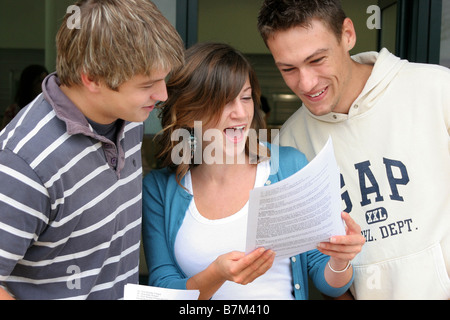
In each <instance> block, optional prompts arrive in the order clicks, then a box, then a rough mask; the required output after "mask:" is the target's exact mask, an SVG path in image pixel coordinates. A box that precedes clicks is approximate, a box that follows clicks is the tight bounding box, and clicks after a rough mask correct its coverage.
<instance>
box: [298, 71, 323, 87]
mask: <svg viewBox="0 0 450 320" xmlns="http://www.w3.org/2000/svg"><path fill="white" fill-rule="evenodd" d="M317 84H318V78H317V77H316V75H315V74H314V72H313V71H312V70H310V69H308V68H305V69H300V72H299V75H298V83H297V87H298V89H299V90H300V91H301V92H302V93H310V92H311V91H312V90H314V89H315V88H316V87H317Z"/></svg>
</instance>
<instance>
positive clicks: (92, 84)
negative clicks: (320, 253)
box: [81, 72, 100, 93]
mask: <svg viewBox="0 0 450 320" xmlns="http://www.w3.org/2000/svg"><path fill="white" fill-rule="evenodd" d="M81 82H82V83H83V86H84V87H85V88H86V89H87V90H88V91H90V92H92V93H96V92H99V90H100V83H99V81H97V80H94V79H93V78H92V77H91V76H89V75H88V74H86V73H84V72H81Z"/></svg>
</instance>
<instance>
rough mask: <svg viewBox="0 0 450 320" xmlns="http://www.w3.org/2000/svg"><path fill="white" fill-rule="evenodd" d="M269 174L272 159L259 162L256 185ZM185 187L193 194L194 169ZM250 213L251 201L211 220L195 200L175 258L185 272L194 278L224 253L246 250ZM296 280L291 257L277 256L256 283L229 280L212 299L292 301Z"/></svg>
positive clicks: (176, 243)
mask: <svg viewBox="0 0 450 320" xmlns="http://www.w3.org/2000/svg"><path fill="white" fill-rule="evenodd" d="M269 175H270V163H269V161H264V162H262V163H260V164H258V167H257V171H256V180H255V188H256V187H262V186H264V184H265V182H266V181H267V178H268V177H269ZM185 187H186V189H188V190H189V192H190V193H191V194H193V192H192V180H191V174H190V172H188V173H187V175H186V176H185ZM194 197H195V195H194ZM247 214H248V202H247V203H246V204H245V206H244V207H243V208H242V209H241V210H239V211H238V212H236V213H235V214H233V215H231V216H229V217H227V218H224V219H219V220H209V219H206V218H205V217H204V216H202V215H201V214H200V212H198V210H197V208H196V206H195V201H194V200H192V201H191V203H190V205H189V208H188V210H187V212H186V216H185V218H184V221H183V224H182V226H181V228H180V230H179V231H178V234H177V237H176V240H175V257H176V259H177V262H178V264H179V266H180V267H181V269H182V270H183V272H184V273H185V274H186V275H187V276H188V277H192V276H194V275H195V274H197V273H199V272H200V271H203V270H205V269H206V268H207V266H208V265H210V264H211V263H212V262H213V261H214V260H215V259H216V258H217V257H218V256H220V255H222V254H225V253H228V252H232V251H241V252H245V243H246V234H247ZM292 283H293V282H292V272H291V266H290V260H289V259H275V262H274V264H273V266H272V268H271V269H270V270H268V271H267V272H266V273H265V274H264V275H262V276H261V277H259V278H257V279H256V280H255V281H253V282H252V283H250V284H248V285H246V286H243V285H239V284H236V283H234V282H231V281H226V282H225V283H224V284H223V285H222V287H221V288H220V289H219V290H218V291H217V292H216V293H215V294H214V296H213V297H212V299H215V300H291V299H294V296H293V285H292Z"/></svg>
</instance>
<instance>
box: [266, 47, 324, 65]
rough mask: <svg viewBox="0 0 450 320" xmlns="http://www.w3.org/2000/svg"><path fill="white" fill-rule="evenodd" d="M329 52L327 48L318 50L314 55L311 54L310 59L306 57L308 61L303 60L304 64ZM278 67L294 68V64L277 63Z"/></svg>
mask: <svg viewBox="0 0 450 320" xmlns="http://www.w3.org/2000/svg"><path fill="white" fill-rule="evenodd" d="M327 51H329V49H327V48H323V49H318V50H316V51H315V52H314V53H313V54H311V55H310V56H308V57H306V59H305V60H303V62H308V61H309V60H311V59H312V58H314V57H315V56H317V55H319V54H322V53H324V52H327ZM275 64H276V65H277V66H288V67H289V66H293V65H292V64H290V63H283V62H276V63H275Z"/></svg>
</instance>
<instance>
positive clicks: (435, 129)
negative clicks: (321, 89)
mask: <svg viewBox="0 0 450 320" xmlns="http://www.w3.org/2000/svg"><path fill="white" fill-rule="evenodd" d="M353 59H354V60H356V61H358V62H360V63H365V64H375V66H374V69H373V72H372V75H371V77H370V78H369V80H368V81H367V83H366V86H365V88H364V89H363V91H362V92H361V94H360V95H359V97H358V98H357V99H356V100H355V102H354V103H353V104H352V106H351V108H350V111H349V114H348V115H346V114H338V113H330V114H327V115H324V116H314V115H312V114H311V113H310V112H309V111H308V109H307V108H306V107H302V108H300V109H299V110H298V111H297V112H296V113H295V114H294V115H293V116H292V117H291V118H290V119H289V120H288V121H287V122H286V123H285V125H284V126H283V128H282V130H281V133H280V144H281V145H288V146H293V147H296V148H298V149H299V150H301V151H302V152H304V153H305V154H306V156H307V158H308V160H311V159H312V158H314V156H315V155H316V153H317V152H318V151H320V150H321V148H322V147H323V146H324V145H325V142H326V141H327V139H328V137H329V136H330V135H331V137H332V138H333V144H334V148H335V150H336V151H335V152H336V158H337V160H338V163H339V166H340V169H341V174H342V176H341V178H342V179H341V184H342V185H341V186H342V200H343V210H344V211H347V212H349V213H350V215H351V216H352V218H353V219H355V221H356V222H357V223H358V224H359V225H360V226H361V229H362V233H363V235H364V236H365V238H366V244H365V245H364V247H363V250H362V252H361V253H360V254H359V255H358V256H357V257H356V258H355V259H354V261H353V265H354V269H355V281H354V284H353V287H352V293H353V295H354V297H355V298H356V299H450V279H449V274H450V138H449V132H450V70H449V69H446V68H443V67H440V66H434V65H425V64H415V63H409V62H408V61H405V60H400V59H399V58H397V57H395V56H394V55H392V54H391V53H389V52H388V51H387V50H386V49H383V50H382V51H381V52H380V53H379V54H378V53H375V52H370V53H363V54H360V55H357V56H354V57H353Z"/></svg>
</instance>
